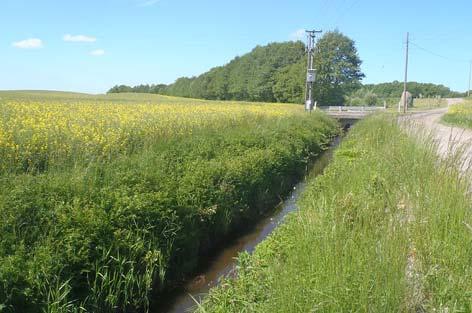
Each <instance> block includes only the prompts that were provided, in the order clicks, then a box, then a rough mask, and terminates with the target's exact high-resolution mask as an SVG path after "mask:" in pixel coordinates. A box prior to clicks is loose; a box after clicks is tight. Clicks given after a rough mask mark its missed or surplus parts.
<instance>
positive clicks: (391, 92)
mask: <svg viewBox="0 0 472 313" xmlns="http://www.w3.org/2000/svg"><path fill="white" fill-rule="evenodd" d="M364 88H365V89H367V90H370V91H371V92H373V93H375V94H376V95H377V96H379V97H381V98H394V97H397V98H399V97H400V96H401V94H402V92H403V82H399V81H393V82H391V83H382V84H368V85H364ZM407 89H408V91H409V92H410V93H411V94H412V95H413V97H414V98H433V97H442V98H446V97H451V98H453V97H461V96H463V93H459V92H456V91H452V90H451V89H450V88H448V87H446V86H444V85H436V84H430V83H417V82H409V83H408V84H407Z"/></svg>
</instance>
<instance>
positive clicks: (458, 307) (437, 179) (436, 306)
mask: <svg viewBox="0 0 472 313" xmlns="http://www.w3.org/2000/svg"><path fill="white" fill-rule="evenodd" d="M467 188H468V183H467V182H465V181H464V180H463V179H461V178H460V177H459V175H458V171H457V168H456V167H455V166H454V164H452V165H451V162H443V161H439V160H438V158H437V156H436V151H435V147H434V145H433V144H431V142H430V141H429V139H425V138H416V139H415V138H408V136H407V135H406V134H405V133H404V132H403V131H402V130H400V128H399V127H398V125H397V123H396V121H395V120H394V119H393V118H390V117H386V116H380V117H379V116H375V117H371V118H369V119H368V120H365V121H363V122H360V123H359V124H357V125H355V126H354V128H353V129H352V131H351V133H350V134H349V135H348V137H347V138H346V140H345V141H344V142H343V143H342V145H341V147H340V148H339V150H338V151H337V152H336V154H335V157H334V161H333V162H332V164H330V165H329V166H328V168H327V170H326V172H325V174H324V175H323V176H321V177H319V178H317V179H315V180H314V181H312V182H311V183H310V185H309V186H308V188H307V189H306V192H305V193H304V195H303V197H302V199H301V200H300V202H299V206H300V211H299V212H298V213H295V214H293V215H292V216H290V218H288V220H287V221H286V223H285V224H284V225H283V226H282V227H281V228H280V229H278V230H277V231H276V232H275V233H274V235H272V236H271V237H270V238H269V239H268V240H266V241H265V242H263V243H262V244H261V245H260V246H258V247H257V248H256V251H255V253H254V254H253V255H252V256H249V255H247V254H242V255H240V257H239V268H238V278H237V279H235V280H231V279H228V280H226V281H225V282H224V283H223V284H222V285H221V286H220V287H218V288H216V289H214V290H212V291H211V293H210V295H209V296H208V298H207V299H206V301H205V302H204V303H203V306H202V308H200V309H197V311H200V312H420V311H427V312H470V311H471V310H472V306H471V305H472V262H471V256H472V232H471V229H470V227H469V226H468V225H471V223H472V211H471V202H470V197H469V196H468V193H467Z"/></svg>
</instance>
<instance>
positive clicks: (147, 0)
mask: <svg viewBox="0 0 472 313" xmlns="http://www.w3.org/2000/svg"><path fill="white" fill-rule="evenodd" d="M158 2H159V0H141V1H140V2H139V6H140V7H150V6H151V5H154V4H156V3H158Z"/></svg>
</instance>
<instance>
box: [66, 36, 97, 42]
mask: <svg viewBox="0 0 472 313" xmlns="http://www.w3.org/2000/svg"><path fill="white" fill-rule="evenodd" d="M62 39H63V40H64V41H68V42H95V41H97V38H95V37H92V36H85V35H70V34H67V35H64V37H63V38H62Z"/></svg>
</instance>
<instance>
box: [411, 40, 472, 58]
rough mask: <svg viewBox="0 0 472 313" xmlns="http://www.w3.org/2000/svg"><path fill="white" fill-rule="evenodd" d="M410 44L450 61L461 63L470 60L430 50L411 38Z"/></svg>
mask: <svg viewBox="0 0 472 313" xmlns="http://www.w3.org/2000/svg"><path fill="white" fill-rule="evenodd" d="M410 44H411V45H413V46H415V47H416V48H418V49H420V50H423V51H424V52H427V53H429V54H431V55H434V56H436V57H438V58H442V59H445V60H448V61H452V62H460V63H465V62H469V60H464V59H454V58H449V57H447V56H444V55H442V54H439V53H436V52H433V51H431V50H428V49H426V48H424V47H422V46H420V45H418V44H417V43H414V42H413V41H411V40H410Z"/></svg>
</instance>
